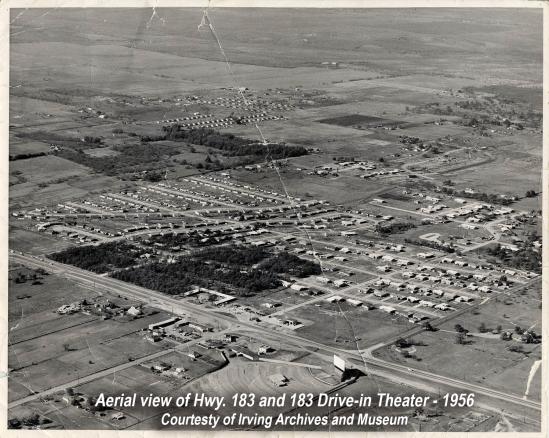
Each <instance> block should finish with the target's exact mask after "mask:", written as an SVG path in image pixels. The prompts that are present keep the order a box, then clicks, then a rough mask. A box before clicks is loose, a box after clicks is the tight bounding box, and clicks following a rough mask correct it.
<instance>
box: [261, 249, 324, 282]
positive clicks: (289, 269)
mask: <svg viewBox="0 0 549 438" xmlns="http://www.w3.org/2000/svg"><path fill="white" fill-rule="evenodd" d="M260 267H261V268H264V269H268V270H269V271H271V272H274V273H279V274H289V275H292V276H294V277H307V276H309V275H318V274H320V273H321V269H320V266H319V265H318V264H317V263H314V262H311V261H309V260H303V259H301V258H299V257H298V256H296V255H294V254H289V253H287V252H281V253H278V254H276V255H275V256H273V257H270V258H269V259H267V260H265V261H264V262H262V263H261V264H260Z"/></svg>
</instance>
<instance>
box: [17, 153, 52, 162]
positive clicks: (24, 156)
mask: <svg viewBox="0 0 549 438" xmlns="http://www.w3.org/2000/svg"><path fill="white" fill-rule="evenodd" d="M44 155H47V153H46V152H28V153H26V154H16V155H10V161H17V160H26V159H28V158H35V157H43V156H44Z"/></svg>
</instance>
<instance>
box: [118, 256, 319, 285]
mask: <svg viewBox="0 0 549 438" xmlns="http://www.w3.org/2000/svg"><path fill="white" fill-rule="evenodd" d="M319 273H320V267H319V266H318V265H317V264H315V263H313V262H310V261H308V260H302V259H300V258H299V257H297V256H295V255H293V254H288V253H278V254H273V253H271V252H270V251H267V250H265V249H262V248H252V247H245V246H236V245H230V246H218V247H215V248H206V249H201V250H196V251H194V252H193V253H191V254H190V255H188V256H185V257H182V258H180V259H178V260H177V261H176V263H172V264H164V263H156V262H155V263H151V264H147V265H143V266H139V267H133V268H131V269H127V270H122V271H117V272H115V273H114V274H113V277H114V278H118V279H119V280H123V281H128V282H130V283H134V284H137V285H139V286H143V287H147V288H150V289H155V290H159V291H161V292H164V293H167V294H170V295H176V294H180V293H181V292H183V291H185V290H186V289H188V288H189V287H190V286H192V285H198V286H203V287H214V288H218V289H221V290H223V291H227V292H229V293H236V294H237V295H242V296H247V295H253V294H255V293H257V292H260V291H262V290H267V289H273V288H275V287H278V286H280V284H281V283H280V279H279V274H290V275H294V276H298V277H303V276H306V275H312V274H319ZM232 289H236V292H235V291H234V290H232Z"/></svg>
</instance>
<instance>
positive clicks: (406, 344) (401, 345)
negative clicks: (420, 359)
mask: <svg viewBox="0 0 549 438" xmlns="http://www.w3.org/2000/svg"><path fill="white" fill-rule="evenodd" d="M395 346H396V347H398V348H408V347H409V346H410V343H409V342H408V341H407V340H406V339H404V338H398V339H397V340H396V341H395Z"/></svg>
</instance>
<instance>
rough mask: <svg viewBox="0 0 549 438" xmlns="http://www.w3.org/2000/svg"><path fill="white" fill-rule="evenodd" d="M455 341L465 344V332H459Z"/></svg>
mask: <svg viewBox="0 0 549 438" xmlns="http://www.w3.org/2000/svg"><path fill="white" fill-rule="evenodd" d="M455 343H456V344H460V345H463V344H465V333H457V334H456V339H455Z"/></svg>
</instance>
